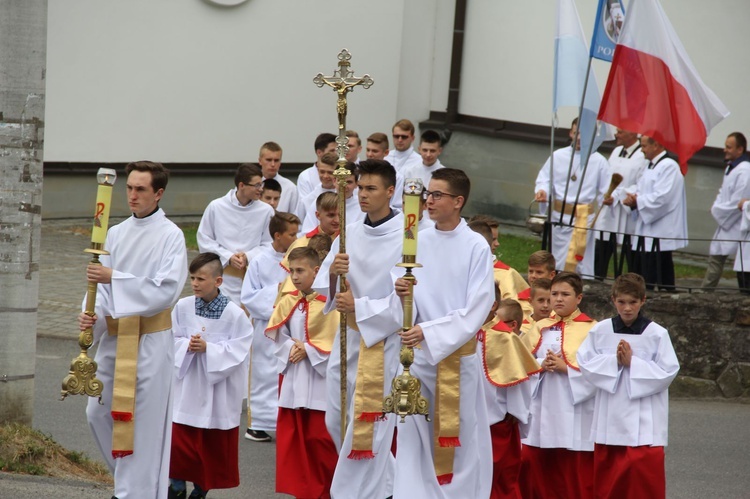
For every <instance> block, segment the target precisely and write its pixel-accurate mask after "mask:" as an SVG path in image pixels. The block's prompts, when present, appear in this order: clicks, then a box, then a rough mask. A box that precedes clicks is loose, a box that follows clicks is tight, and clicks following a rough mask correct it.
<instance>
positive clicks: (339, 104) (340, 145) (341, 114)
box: [313, 49, 375, 442]
mask: <svg viewBox="0 0 750 499" xmlns="http://www.w3.org/2000/svg"><path fill="white" fill-rule="evenodd" d="M351 58H352V55H351V54H350V53H349V51H348V50H347V49H342V50H341V52H339V55H338V59H339V63H338V69H337V70H335V71H334V72H333V76H324V75H323V73H318V75H317V76H316V77H315V78H313V83H315V84H316V85H317V86H318V87H323V86H324V85H328V86H329V87H331V88H333V90H334V91H335V92H336V95H337V96H338V99H337V100H336V113H337V114H338V120H339V128H338V130H339V133H338V136H337V137H336V144H337V147H336V152H337V153H338V155H339V159H338V160H337V161H336V170H334V172H333V175H334V176H335V177H336V180H337V182H338V196H339V226H340V227H341V229H340V232H339V253H346V193H345V186H346V179H347V177H349V176H350V175H351V174H352V172H351V171H349V170H348V169H347V168H346V153H347V152H348V151H349V147H348V146H347V142H348V139H347V137H346V113H347V103H346V95H347V94H348V93H349V92H353V91H354V87H356V86H359V85H361V86H362V87H363V88H370V87H371V86H372V84H373V83H375V82H374V81H373V79H372V78H370V75H367V74H366V75H364V76H361V77H360V76H354V72H353V71H352V70H351V69H350V65H351V63H350V62H349V61H350V60H351ZM339 289H340V291H341V292H342V293H343V292H344V291H346V290H347V284H346V276H343V275H342V276H341V279H340V283H339ZM346 324H347V317H346V314H345V313H342V314H341V324H340V329H339V331H340V342H341V350H340V351H341V363H340V364H341V441H342V442H343V440H344V436H345V435H346V412H347V403H346V398H347V397H346V360H347V356H346Z"/></svg>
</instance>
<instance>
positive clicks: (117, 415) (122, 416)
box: [112, 411, 133, 422]
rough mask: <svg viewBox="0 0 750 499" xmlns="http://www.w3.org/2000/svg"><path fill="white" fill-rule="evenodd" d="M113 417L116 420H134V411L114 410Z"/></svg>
mask: <svg viewBox="0 0 750 499" xmlns="http://www.w3.org/2000/svg"><path fill="white" fill-rule="evenodd" d="M112 419H114V420H115V421H125V422H128V421H133V413H132V412H120V411H112Z"/></svg>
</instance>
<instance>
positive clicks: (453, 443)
mask: <svg viewBox="0 0 750 499" xmlns="http://www.w3.org/2000/svg"><path fill="white" fill-rule="evenodd" d="M438 444H440V447H461V441H460V440H459V439H458V437H439V438H438ZM447 483H450V482H447Z"/></svg>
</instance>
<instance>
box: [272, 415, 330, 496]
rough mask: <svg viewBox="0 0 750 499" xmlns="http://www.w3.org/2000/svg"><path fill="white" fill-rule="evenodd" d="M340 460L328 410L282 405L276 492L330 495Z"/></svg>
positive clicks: (298, 494) (277, 435) (277, 428)
mask: <svg viewBox="0 0 750 499" xmlns="http://www.w3.org/2000/svg"><path fill="white" fill-rule="evenodd" d="M337 461H338V453H337V452H336V446H335V445H334V444H333V440H331V436H330V435H329V434H328V430H327V429H326V423H325V412H323V411H316V410H311V409H287V408H284V407H279V417H278V419H277V421H276V492H279V493H282V494H291V495H293V496H294V497H297V498H304V499H319V498H323V499H328V498H330V497H331V496H330V490H331V482H332V481H333V472H334V471H335V470H336V462H337Z"/></svg>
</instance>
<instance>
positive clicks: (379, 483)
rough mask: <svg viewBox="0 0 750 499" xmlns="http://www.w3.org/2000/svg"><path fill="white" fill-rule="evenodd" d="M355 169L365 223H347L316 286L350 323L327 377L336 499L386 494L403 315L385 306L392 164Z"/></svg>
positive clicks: (389, 282)
mask: <svg viewBox="0 0 750 499" xmlns="http://www.w3.org/2000/svg"><path fill="white" fill-rule="evenodd" d="M359 171H360V175H359V181H358V186H359V194H358V195H359V204H360V207H361V209H362V211H363V212H364V213H365V218H364V219H363V220H362V221H359V222H355V223H352V224H348V225H347V227H346V230H347V232H346V242H347V246H346V253H339V238H336V239H335V240H334V241H333V246H332V247H331V252H330V253H329V254H328V256H327V257H326V259H325V261H324V262H323V265H322V267H321V270H320V272H319V273H318V276H317V278H316V280H315V284H314V287H315V289H316V291H319V292H320V293H321V294H322V295H324V296H326V297H328V301H327V302H326V307H325V310H326V312H328V311H332V310H338V311H339V312H342V313H346V314H347V320H348V327H347V333H346V334H347V344H346V347H347V359H340V347H339V342H340V340H341V338H340V335H338V334H337V335H336V339H335V340H334V346H333V349H332V351H331V356H330V358H329V362H328V370H327V373H326V385H327V391H328V405H327V410H326V426H327V428H328V431H329V433H330V434H331V437H332V438H333V441H334V443H336V445H337V446H338V445H341V451H340V454H339V461H338V464H337V466H336V473H335V475H334V478H333V484H332V486H331V495H332V496H334V497H336V498H347V497H351V498H359V497H388V496H389V495H391V488H392V480H393V466H394V458H393V456H392V454H391V452H390V449H391V443H392V441H393V429H394V426H395V418H394V417H393V415H386V416H383V398H384V397H385V395H386V394H388V393H390V385H391V381H392V379H393V377H394V376H395V374H396V369H397V367H398V354H399V349H400V342H399V338H398V336H397V335H396V331H397V330H398V329H399V328H400V326H401V324H402V316H399V315H396V314H395V312H394V310H393V307H391V306H390V299H391V295H392V292H393V278H392V277H391V273H392V271H394V266H395V265H396V264H397V263H399V261H400V260H401V256H402V251H401V250H402V243H403V234H404V215H402V214H401V212H399V211H397V210H395V209H392V208H391V207H390V205H389V203H390V202H391V199H392V197H393V195H394V189H395V187H394V186H395V184H396V171H395V170H394V169H393V166H391V165H390V164H389V163H388V162H386V161H382V160H371V159H368V160H366V161H362V162H360V164H359ZM399 196H400V193H399ZM413 215H414V216H415V217H416V215H417V214H416V212H415V213H413ZM415 220H416V218H415ZM344 274H346V284H347V286H348V289H347V291H345V292H343V293H342V292H340V291H339V289H340V288H339V279H340V276H342V275H344ZM340 362H346V363H347V401H348V403H349V406H348V408H347V419H348V422H349V424H348V425H347V431H346V435H345V438H344V441H343V444H342V443H341V437H342V435H341V434H340V427H341V426H340V423H341V406H340V400H341V389H340V374H339V372H340V371H339V369H340Z"/></svg>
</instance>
